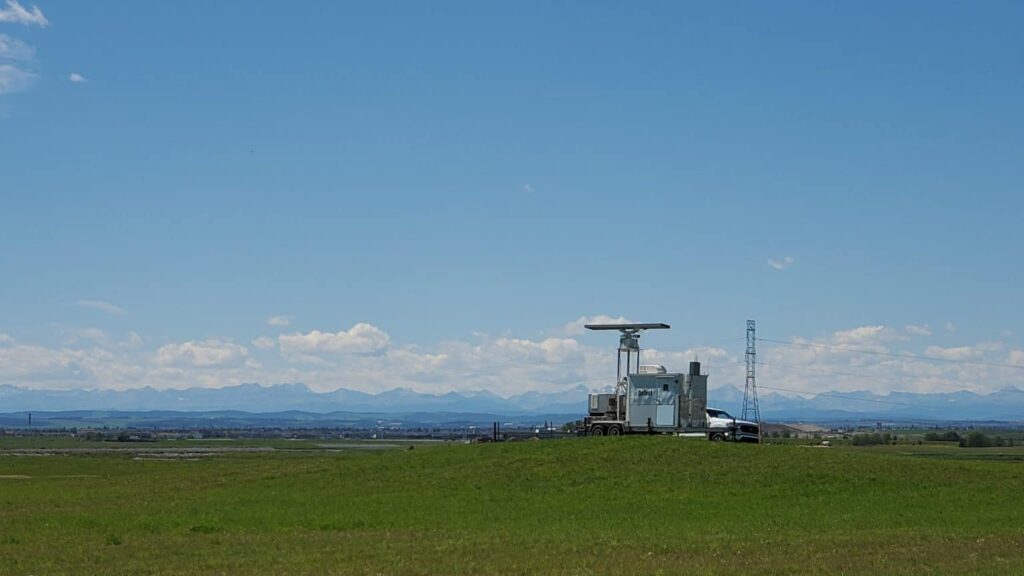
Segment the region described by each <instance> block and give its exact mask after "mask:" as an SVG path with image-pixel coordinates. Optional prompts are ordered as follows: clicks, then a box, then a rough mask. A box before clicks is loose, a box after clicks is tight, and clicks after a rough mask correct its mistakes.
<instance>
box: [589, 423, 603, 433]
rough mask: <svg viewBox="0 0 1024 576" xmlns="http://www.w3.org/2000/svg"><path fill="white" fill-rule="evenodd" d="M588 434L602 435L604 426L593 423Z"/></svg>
mask: <svg viewBox="0 0 1024 576" xmlns="http://www.w3.org/2000/svg"><path fill="white" fill-rule="evenodd" d="M590 435H591V436H604V426H601V425H600V424H594V425H593V426H591V427H590Z"/></svg>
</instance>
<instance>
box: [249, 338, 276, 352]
mask: <svg viewBox="0 0 1024 576" xmlns="http://www.w3.org/2000/svg"><path fill="white" fill-rule="evenodd" d="M252 345H253V346H255V347H257V348H259V349H260V350H270V349H271V348H273V347H274V346H277V340H274V339H273V338H271V337H269V336H260V337H259V338H256V339H255V340H253V341H252Z"/></svg>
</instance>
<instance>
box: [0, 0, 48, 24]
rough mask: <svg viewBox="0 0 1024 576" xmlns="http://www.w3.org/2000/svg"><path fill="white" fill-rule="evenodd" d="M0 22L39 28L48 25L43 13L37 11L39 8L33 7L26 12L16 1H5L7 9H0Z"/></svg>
mask: <svg viewBox="0 0 1024 576" xmlns="http://www.w3.org/2000/svg"><path fill="white" fill-rule="evenodd" d="M0 22H10V23H14V24H24V25H25V26H33V25H34V26H40V27H45V26H49V25H50V21H49V20H47V19H46V16H44V15H43V11H42V10H40V9H39V6H35V5H33V6H32V9H31V10H28V9H26V8H25V7H24V6H22V5H21V4H20V3H19V2H18V1H17V0H7V8H0Z"/></svg>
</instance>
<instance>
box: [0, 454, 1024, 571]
mask: <svg viewBox="0 0 1024 576" xmlns="http://www.w3.org/2000/svg"><path fill="white" fill-rule="evenodd" d="M961 450H963V449H961ZM136 458H140V455H138V454H135V455H133V454H99V455H75V456H49V457H27V456H21V457H15V456H11V455H4V456H0V573H5V574H7V573H9V574H29V573H31V574H54V573H67V574H81V573H107V574H112V573H123V574H187V573H226V574H240V573H266V574H324V573H339V574H348V573H352V574H537V573H543V574H658V573H662V574H677V573H730V574H740V573H744V572H748V573H754V572H757V573H758V574H790V573H817V574H837V573H848V574H877V573H906V574H930V573H956V572H960V573H964V572H971V573H991V574H1006V573H1020V572H1022V571H1024V499H1022V494H1024V464H1022V463H1021V462H1019V461H987V460H953V459H940V458H918V457H913V456H906V455H902V454H899V453H895V452H894V451H892V450H884V451H883V450H878V451H876V450H870V449H855V448H837V449H814V448H803V447H797V446H764V447H759V446H756V445H734V444H712V443H708V442H703V441H699V440H689V441H688V440H680V439H675V438H664V437H637V438H621V439H608V438H606V439H579V440H563V441H543V442H519V443H508V444H486V445H442V446H437V447H425V446H419V447H417V448H416V449H415V450H404V449H403V450H391V451H365V450H363V451H344V450H343V451H339V452H325V451H319V450H296V451H276V452H270V453H251V454H250V453H237V454H235V453H231V454H218V455H212V456H203V457H196V459H194V460H192V459H171V460H148V459H142V460H138V459H136Z"/></svg>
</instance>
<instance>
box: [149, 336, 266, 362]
mask: <svg viewBox="0 0 1024 576" xmlns="http://www.w3.org/2000/svg"><path fill="white" fill-rule="evenodd" d="M248 355H249V350H247V349H246V348H245V347H244V346H239V345H238V344H234V343H232V342H229V341H225V340H217V339H209V340H204V341H202V342H195V341H189V342H182V343H180V344H166V345H164V346H161V347H160V348H159V349H158V350H157V351H156V363H157V364H158V365H161V366H190V367H196V368H215V367H218V366H234V365H237V364H239V363H241V362H242V361H243V360H244V359H245V357H246V356H248Z"/></svg>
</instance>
